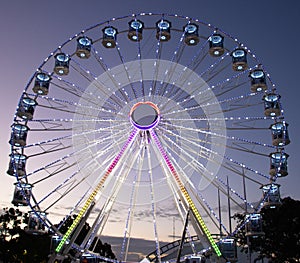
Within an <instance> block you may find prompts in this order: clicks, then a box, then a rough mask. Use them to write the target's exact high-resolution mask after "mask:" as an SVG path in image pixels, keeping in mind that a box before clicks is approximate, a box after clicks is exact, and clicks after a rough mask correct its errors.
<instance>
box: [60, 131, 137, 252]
mask: <svg viewBox="0 0 300 263" xmlns="http://www.w3.org/2000/svg"><path fill="white" fill-rule="evenodd" d="M136 133H137V129H134V130H133V131H132V133H131V134H130V136H129V138H128V140H127V141H126V143H125V144H124V145H123V147H122V149H121V151H120V152H119V153H118V154H117V156H116V157H115V159H114V160H113V162H112V163H111V164H110V166H109V167H108V169H107V170H106V172H105V174H104V175H103V176H102V178H101V180H100V182H99V183H98V184H97V186H96V187H95V189H94V191H93V192H92V193H91V195H90V196H89V198H88V199H87V200H86V202H85V204H84V206H83V207H82V208H81V210H80V212H79V214H78V215H77V217H76V218H75V220H74V221H73V224H72V225H71V226H70V227H69V229H68V230H67V232H66V233H65V234H64V236H63V238H62V240H61V241H60V243H59V244H58V246H57V247H56V249H55V252H56V253H59V252H60V250H61V249H62V247H63V245H64V244H65V243H66V241H67V239H68V238H69V237H70V235H71V234H72V232H73V230H74V229H75V228H76V226H77V225H78V223H79V221H80V220H81V218H82V217H83V215H84V214H85V212H86V211H87V210H88V208H89V207H90V205H91V203H92V202H93V200H94V199H95V197H96V195H97V193H98V192H99V191H100V189H101V188H102V186H103V184H104V182H105V181H106V179H107V177H108V176H109V175H110V174H111V172H112V170H113V169H114V168H115V166H116V165H117V163H118V162H119V160H120V159H121V156H122V155H123V154H124V152H125V150H126V149H127V147H128V146H129V144H130V143H131V142H132V140H133V139H134V137H135V135H136Z"/></svg>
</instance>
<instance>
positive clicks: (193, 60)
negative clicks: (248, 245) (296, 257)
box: [8, 13, 290, 262]
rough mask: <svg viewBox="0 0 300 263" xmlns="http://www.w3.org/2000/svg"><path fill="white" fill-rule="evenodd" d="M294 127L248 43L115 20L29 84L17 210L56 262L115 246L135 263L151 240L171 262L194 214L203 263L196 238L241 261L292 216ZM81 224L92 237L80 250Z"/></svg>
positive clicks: (14, 152) (142, 17)
mask: <svg viewBox="0 0 300 263" xmlns="http://www.w3.org/2000/svg"><path fill="white" fill-rule="evenodd" d="M287 128H288V124H287V123H286V122H285V120H284V111H283V108H282V105H281V103H280V95H279V94H278V92H277V89H276V86H275V84H274V83H273V82H272V79H271V77H270V75H269V74H268V73H267V71H266V69H265V67H264V66H263V65H262V64H261V62H260V61H259V60H258V58H257V57H256V56H255V55H254V53H253V52H252V51H251V50H250V49H249V48H248V47H246V46H245V45H243V44H242V43H240V42H239V41H238V40H237V39H236V38H234V37H232V36H231V35H229V34H228V33H226V32H224V31H222V30H221V29H219V28H217V27H214V26H212V25H211V24H207V23H205V22H202V21H199V20H197V19H192V18H189V17H183V16H178V15H166V14H152V13H141V14H134V15H130V16H124V17H120V18H113V19H110V20H108V21H105V22H102V23H99V24H97V25H94V26H92V27H90V28H87V29H86V30H82V31H81V32H80V33H78V34H76V35H74V36H72V37H71V38H69V39H68V40H67V41H66V42H64V43H63V44H62V45H60V46H59V47H58V48H56V49H55V50H54V51H53V52H52V53H51V54H50V55H49V56H48V57H47V58H46V59H45V60H44V61H43V62H42V63H41V65H40V66H39V67H38V69H37V70H36V72H35V73H34V74H33V75H32V77H31V79H30V80H29V82H28V84H27V85H26V87H25V90H24V92H23V93H22V95H21V97H20V100H19V104H18V107H17V109H16V113H15V116H14V120H13V124H12V133H11V139H10V142H9V143H10V144H11V155H10V163H9V168H8V174H9V175H11V176H14V177H15V178H16V184H15V192H14V197H13V203H14V204H15V205H24V206H29V209H30V211H31V213H30V221H29V227H28V231H31V232H33V233H42V232H44V231H48V230H50V231H51V232H53V234H55V235H56V236H57V237H59V243H58V244H57V247H56V253H57V254H63V253H68V249H70V247H73V248H75V249H77V250H78V251H81V252H82V251H88V252H89V253H92V252H93V246H92V243H93V241H94V240H95V238H96V237H99V238H100V239H102V238H105V237H115V239H114V240H115V243H113V248H114V250H115V251H114V252H115V254H116V256H117V258H118V260H119V261H126V260H128V257H130V254H132V253H134V252H133V251H134V248H133V246H131V245H130V244H131V242H133V241H134V240H137V239H139V238H140V239H147V240H149V242H150V240H151V242H152V243H151V244H152V248H153V249H152V250H155V259H158V260H163V256H164V255H163V251H162V250H161V247H162V245H163V244H165V242H170V241H172V240H173V238H174V237H175V235H178V233H181V232H182V229H183V227H184V225H185V222H186V218H187V215H189V221H190V223H189V224H188V227H187V228H186V229H187V241H188V242H189V243H190V245H191V249H192V252H193V254H195V253H198V252H199V251H197V246H195V245H194V239H193V238H192V237H193V236H195V235H196V236H197V237H198V238H199V240H200V242H201V251H204V250H206V249H208V250H210V251H212V252H213V253H214V254H215V255H216V256H217V257H221V256H224V255H225V256H224V257H225V258H230V259H231V260H232V261H233V262H234V260H235V259H236V254H234V253H233V254H232V251H231V250H230V249H231V248H232V247H233V246H234V238H233V237H234V234H235V233H236V232H237V231H239V230H240V228H241V227H246V228H247V235H248V236H250V237H251V236H257V235H262V234H263V231H262V230H261V228H260V227H259V226H260V224H261V217H260V214H259V212H260V209H261V208H262V207H264V206H268V207H273V206H276V205H278V204H279V203H280V193H279V187H280V185H279V183H278V181H281V180H282V179H281V178H280V177H284V176H286V175H287V174H288V172H287V159H288V154H287V153H286V152H285V146H286V145H287V144H289V142H290V140H289V136H288V130H287ZM236 212H238V213H244V214H246V215H247V216H246V220H245V223H244V224H243V226H239V227H237V226H236V225H235V224H234V222H232V220H231V217H232V215H233V213H236ZM74 214H76V215H77V217H76V219H75V220H74V222H73V224H72V226H70V227H69V229H68V231H67V232H66V233H62V232H61V231H60V226H61V224H62V223H61V224H58V223H59V222H60V221H61V220H62V218H64V220H67V218H68V217H71V216H73V215H74ZM173 218H175V219H176V220H173ZM64 220H63V221H64ZM172 220H173V221H174V222H175V221H176V222H175V223H174V222H173V224H172ZM81 222H88V223H89V224H90V225H91V226H92V228H91V231H90V232H89V233H88V235H87V237H86V239H85V240H84V241H83V242H82V243H81V244H75V243H73V242H72V238H73V237H74V233H75V232H76V231H77V230H78V228H80V224H81ZM175 227H176V229H178V233H177V232H176V233H175V232H174V228H175ZM172 231H173V232H172ZM172 233H173V234H174V235H173V237H172ZM214 234H217V237H215V235H214ZM170 236H171V237H170ZM111 242H112V241H111ZM66 247H67V248H66ZM149 252H151V251H149ZM226 253H227V254H226ZM107 260H109V259H107ZM149 260H152V259H151V258H150V257H149Z"/></svg>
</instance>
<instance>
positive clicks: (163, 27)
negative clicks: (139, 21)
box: [156, 19, 171, 42]
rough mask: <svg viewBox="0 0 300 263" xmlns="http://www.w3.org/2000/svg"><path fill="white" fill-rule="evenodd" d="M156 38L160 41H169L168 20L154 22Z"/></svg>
mask: <svg viewBox="0 0 300 263" xmlns="http://www.w3.org/2000/svg"><path fill="white" fill-rule="evenodd" d="M156 38H157V40H160V41H164V42H166V41H169V40H170V39H171V22H170V21H168V20H164V19H162V20H159V21H157V22H156Z"/></svg>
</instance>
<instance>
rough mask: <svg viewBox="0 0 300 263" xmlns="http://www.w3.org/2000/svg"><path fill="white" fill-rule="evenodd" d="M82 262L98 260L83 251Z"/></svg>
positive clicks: (92, 262)
mask: <svg viewBox="0 0 300 263" xmlns="http://www.w3.org/2000/svg"><path fill="white" fill-rule="evenodd" d="M80 262H82V263H96V262H99V259H97V258H96V257H95V256H93V255H91V254H90V253H83V254H82V256H81V261H80Z"/></svg>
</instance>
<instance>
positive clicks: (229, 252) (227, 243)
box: [219, 238, 237, 263]
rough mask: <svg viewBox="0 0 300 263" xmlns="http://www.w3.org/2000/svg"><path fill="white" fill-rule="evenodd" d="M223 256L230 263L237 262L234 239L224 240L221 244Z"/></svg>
mask: <svg viewBox="0 0 300 263" xmlns="http://www.w3.org/2000/svg"><path fill="white" fill-rule="evenodd" d="M219 247H220V250H221V252H222V255H223V256H224V257H225V258H226V260H227V261H229V262H232V263H233V262H237V246H236V242H235V239H234V238H224V239H222V240H221V241H220V242H219Z"/></svg>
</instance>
